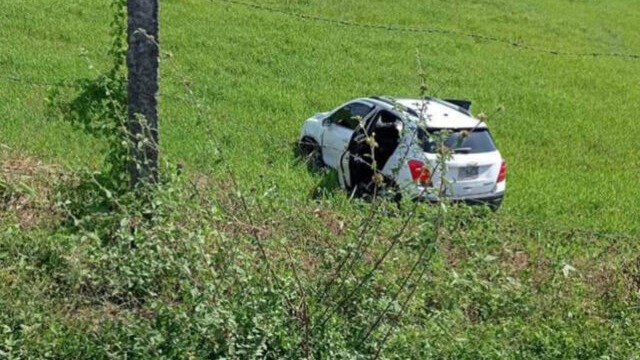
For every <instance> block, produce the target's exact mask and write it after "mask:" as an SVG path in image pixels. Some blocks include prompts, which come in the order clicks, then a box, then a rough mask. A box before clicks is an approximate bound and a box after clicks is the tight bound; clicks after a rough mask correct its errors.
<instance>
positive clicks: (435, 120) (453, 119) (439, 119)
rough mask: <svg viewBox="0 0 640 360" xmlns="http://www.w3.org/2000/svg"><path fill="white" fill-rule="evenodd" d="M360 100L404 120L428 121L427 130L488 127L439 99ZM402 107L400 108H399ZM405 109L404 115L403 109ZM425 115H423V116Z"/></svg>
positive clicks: (376, 97)
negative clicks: (396, 114) (394, 113)
mask: <svg viewBox="0 0 640 360" xmlns="http://www.w3.org/2000/svg"><path fill="white" fill-rule="evenodd" d="M358 100H365V101H367V102H369V103H373V104H374V105H377V106H378V107H381V108H384V109H386V110H389V111H393V112H396V113H400V115H402V116H403V117H404V118H409V119H411V120H413V121H415V122H416V123H417V122H418V121H419V120H420V118H423V119H424V120H426V123H427V128H432V129H471V128H481V129H482V128H486V127H487V125H486V124H485V123H484V122H482V121H480V120H479V119H476V118H474V117H473V115H471V113H470V112H469V111H467V110H466V109H464V108H461V107H459V106H458V105H455V104H452V103H449V102H446V101H444V100H441V99H437V98H431V97H429V98H425V99H410V98H399V99H391V98H387V97H379V96H375V97H369V98H363V99H358ZM397 105H400V108H399V107H398V106H397ZM402 107H404V108H405V109H404V113H403V111H402V110H403V109H401V108H402ZM422 113H423V114H422ZM421 115H422V116H421Z"/></svg>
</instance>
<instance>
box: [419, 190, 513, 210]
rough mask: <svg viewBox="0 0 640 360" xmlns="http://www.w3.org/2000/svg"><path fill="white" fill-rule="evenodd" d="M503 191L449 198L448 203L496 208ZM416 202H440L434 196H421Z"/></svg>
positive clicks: (502, 197) (500, 200)
mask: <svg viewBox="0 0 640 360" xmlns="http://www.w3.org/2000/svg"><path fill="white" fill-rule="evenodd" d="M504 193H505V192H504V191H500V192H495V193H490V194H483V195H479V196H473V197H471V196H469V197H453V198H449V200H450V201H452V202H454V203H464V204H469V205H488V206H489V207H491V208H496V209H497V208H498V207H499V206H500V204H502V200H503V199H504ZM417 200H422V201H428V202H431V203H437V202H439V201H440V200H439V199H438V198H437V197H434V196H423V197H418V198H417Z"/></svg>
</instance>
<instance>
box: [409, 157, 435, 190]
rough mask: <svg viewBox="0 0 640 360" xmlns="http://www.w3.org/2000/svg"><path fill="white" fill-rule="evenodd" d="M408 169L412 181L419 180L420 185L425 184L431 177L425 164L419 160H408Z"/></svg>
mask: <svg viewBox="0 0 640 360" xmlns="http://www.w3.org/2000/svg"><path fill="white" fill-rule="evenodd" d="M409 170H410V171H411V178H412V179H413V181H417V182H419V183H420V184H421V185H427V183H429V179H431V173H430V172H429V169H428V168H427V166H426V165H425V164H424V163H423V162H422V161H419V160H409Z"/></svg>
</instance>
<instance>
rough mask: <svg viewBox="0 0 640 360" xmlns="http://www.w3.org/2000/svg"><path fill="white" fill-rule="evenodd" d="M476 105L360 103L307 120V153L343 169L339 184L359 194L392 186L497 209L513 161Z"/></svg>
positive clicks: (302, 138)
mask: <svg viewBox="0 0 640 360" xmlns="http://www.w3.org/2000/svg"><path fill="white" fill-rule="evenodd" d="M469 107H470V102H468V101H462V100H440V99H436V98H425V99H390V98H385V97H369V98H359V99H355V100H352V101H349V102H347V103H345V104H343V105H341V106H339V107H338V108H336V109H334V110H333V111H329V112H322V113H318V114H316V115H314V116H313V117H311V118H309V119H307V120H306V121H305V122H304V125H303V127H302V131H301V134H300V141H299V145H300V150H301V152H302V153H303V154H305V155H306V156H308V157H309V158H310V159H311V161H312V162H313V164H314V165H316V166H328V167H330V168H333V169H336V170H337V171H338V177H339V180H340V186H341V187H342V188H344V189H345V190H347V191H350V192H352V193H354V194H367V193H372V192H375V191H379V190H380V189H389V188H392V189H394V190H395V191H397V193H399V194H401V195H402V196H410V197H412V198H418V199H426V200H430V201H438V200H440V199H441V198H442V197H447V198H450V199H452V200H455V201H466V202H472V203H485V204H488V205H490V206H491V207H492V208H494V209H497V208H498V207H499V206H500V204H501V202H502V199H503V197H504V193H505V190H506V163H505V161H504V159H503V158H502V155H501V154H500V152H499V151H498V149H497V148H496V146H495V143H494V140H493V138H492V136H491V133H490V131H489V128H488V127H487V125H486V123H484V122H483V121H481V120H479V119H477V118H475V117H473V115H472V114H471V113H470V112H469ZM440 146H443V147H446V148H447V149H448V152H447V153H448V154H449V155H448V156H447V157H446V159H445V161H444V166H440V165H438V164H439V161H438V156H439V155H438V153H439V152H440V151H439V148H438V147H440ZM440 150H441V149H440ZM441 165H442V164H441Z"/></svg>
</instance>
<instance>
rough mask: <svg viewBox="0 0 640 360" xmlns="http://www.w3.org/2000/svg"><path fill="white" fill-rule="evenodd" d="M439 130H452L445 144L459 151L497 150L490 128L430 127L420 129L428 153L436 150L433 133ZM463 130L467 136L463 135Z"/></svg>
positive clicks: (421, 139)
mask: <svg viewBox="0 0 640 360" xmlns="http://www.w3.org/2000/svg"><path fill="white" fill-rule="evenodd" d="M439 131H448V132H450V134H449V136H448V137H447V139H446V140H445V141H444V145H445V146H447V147H450V148H452V149H454V150H455V151H456V152H458V153H465V154H478V153H485V152H491V151H495V150H496V146H495V144H494V143H493V138H492V137H491V134H490V133H489V130H488V129H475V130H472V129H456V130H445V129H429V130H427V131H425V130H423V129H420V131H419V140H420V142H421V145H422V149H423V150H424V151H425V152H428V153H435V152H436V145H435V143H434V142H433V140H434V139H432V135H434V134H436V133H437V132H439ZM463 132H465V133H466V134H467V136H466V137H465V136H463Z"/></svg>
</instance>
